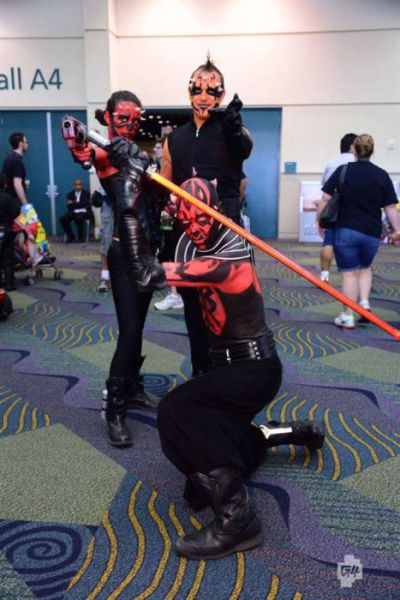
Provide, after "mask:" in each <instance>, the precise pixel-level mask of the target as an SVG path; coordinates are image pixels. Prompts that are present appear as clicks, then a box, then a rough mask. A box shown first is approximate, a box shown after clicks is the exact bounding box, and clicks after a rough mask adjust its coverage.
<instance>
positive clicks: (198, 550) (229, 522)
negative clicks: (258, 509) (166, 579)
mask: <svg viewBox="0 0 400 600" xmlns="http://www.w3.org/2000/svg"><path fill="white" fill-rule="evenodd" d="M192 477H193V478H196V479H197V482H196V485H199V486H200V487H201V488H202V489H203V490H204V492H205V494H206V495H207V497H208V498H209V502H210V504H211V506H212V508H213V511H214V514H215V520H214V521H213V522H212V523H210V524H209V525H206V527H204V528H203V529H200V530H198V531H194V532H193V533H189V534H188V535H186V536H185V537H181V538H179V539H178V541H177V543H176V551H177V553H178V554H179V556H185V557H186V558H191V559H194V560H202V559H204V560H207V559H212V558H221V557H222V556H227V555H228V554H232V552H239V551H243V550H248V549H250V548H254V546H257V545H258V544H260V543H261V542H262V532H261V523H260V521H259V519H258V517H257V515H256V513H255V512H254V510H253V508H252V506H251V504H250V500H249V497H248V493H247V489H246V487H245V486H244V485H243V482H242V478H241V476H240V474H239V473H238V472H237V471H236V470H234V469H231V468H229V467H223V468H220V469H215V470H214V471H211V472H210V473H208V475H203V474H202V473H195V474H194V475H192Z"/></svg>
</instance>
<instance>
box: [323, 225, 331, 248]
mask: <svg viewBox="0 0 400 600" xmlns="http://www.w3.org/2000/svg"><path fill="white" fill-rule="evenodd" d="M322 245H323V246H333V228H329V229H325V230H324V240H323V242H322Z"/></svg>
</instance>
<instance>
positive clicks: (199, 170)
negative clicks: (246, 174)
mask: <svg viewBox="0 0 400 600" xmlns="http://www.w3.org/2000/svg"><path fill="white" fill-rule="evenodd" d="M168 148H169V151H170V154H171V159H172V177H173V181H174V183H176V184H177V185H181V183H183V182H184V181H186V179H189V178H190V177H203V178H204V179H208V180H209V181H212V180H213V179H217V181H218V187H217V189H218V194H219V197H220V198H221V200H223V199H224V198H238V197H239V185H240V179H241V176H242V164H243V161H242V160H241V159H239V158H235V157H233V156H232V155H231V154H230V153H229V150H228V146H227V144H226V141H225V138H224V135H223V133H222V130H221V123H220V121H219V119H218V118H216V117H215V116H211V117H210V118H209V119H207V121H206V122H205V123H204V124H203V125H202V126H201V127H200V129H197V128H196V125H195V123H194V121H193V119H192V120H191V121H189V122H188V123H186V124H185V125H182V127H179V128H178V129H176V130H175V131H173V132H172V133H170V134H169V136H168Z"/></svg>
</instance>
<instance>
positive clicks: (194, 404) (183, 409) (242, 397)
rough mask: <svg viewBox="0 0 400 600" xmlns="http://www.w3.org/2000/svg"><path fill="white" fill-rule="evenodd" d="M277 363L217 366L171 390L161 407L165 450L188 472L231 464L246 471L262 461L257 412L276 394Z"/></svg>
mask: <svg viewBox="0 0 400 600" xmlns="http://www.w3.org/2000/svg"><path fill="white" fill-rule="evenodd" d="M281 374H282V371H281V366H280V363H279V361H276V362H274V361H272V360H267V359H266V360H262V361H245V362H242V363H235V364H234V365H232V366H226V367H218V368H216V369H212V370H210V371H208V372H207V373H206V374H205V375H202V376H201V377H199V378H197V379H192V380H190V381H188V382H186V383H184V384H183V385H181V386H179V387H178V388H176V389H175V390H173V391H171V392H170V393H169V394H167V395H166V396H165V397H164V398H163V399H162V400H161V403H160V405H159V409H158V429H159V434H160V440H161V447H162V449H163V452H164V454H165V455H166V456H167V457H168V458H169V460H171V462H172V463H173V464H174V465H175V466H176V467H177V468H178V469H179V470H180V471H182V472H183V473H184V474H185V475H186V476H188V475H191V474H192V473H196V472H200V473H208V472H210V471H212V470H213V469H217V468H220V467H232V468H235V469H237V470H239V471H240V472H241V473H243V474H247V473H249V472H251V471H252V470H254V468H255V467H256V466H257V465H258V464H259V462H260V452H261V450H262V448H261V446H260V445H259V439H258V440H255V438H253V435H252V434H250V433H249V429H250V427H251V421H252V419H253V418H254V416H255V415H256V414H257V413H258V412H259V411H260V410H261V409H262V408H263V407H264V406H266V405H267V404H268V403H269V402H271V400H272V399H273V398H274V396H275V394H276V393H277V391H278V389H279V386H280V383H281Z"/></svg>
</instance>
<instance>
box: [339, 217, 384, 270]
mask: <svg viewBox="0 0 400 600" xmlns="http://www.w3.org/2000/svg"><path fill="white" fill-rule="evenodd" d="M379 244H380V240H379V238H376V237H372V236H371V235H366V234H365V233H361V231H357V230H355V229H347V228H346V227H335V228H334V238H333V249H334V252H335V259H336V264H337V267H338V269H339V271H357V270H358V269H367V268H368V267H370V266H371V264H372V261H373V260H374V258H375V254H376V253H377V252H378V248H379Z"/></svg>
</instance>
